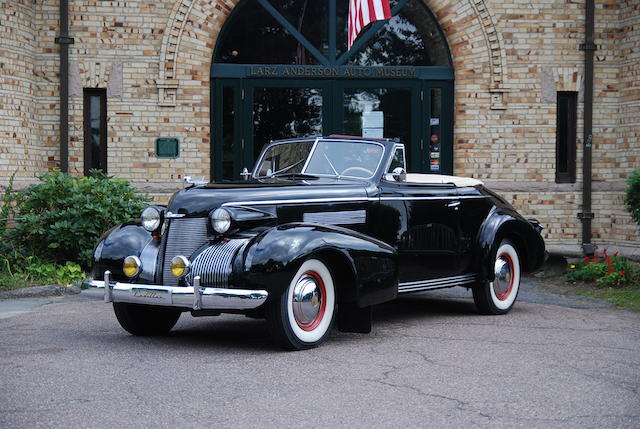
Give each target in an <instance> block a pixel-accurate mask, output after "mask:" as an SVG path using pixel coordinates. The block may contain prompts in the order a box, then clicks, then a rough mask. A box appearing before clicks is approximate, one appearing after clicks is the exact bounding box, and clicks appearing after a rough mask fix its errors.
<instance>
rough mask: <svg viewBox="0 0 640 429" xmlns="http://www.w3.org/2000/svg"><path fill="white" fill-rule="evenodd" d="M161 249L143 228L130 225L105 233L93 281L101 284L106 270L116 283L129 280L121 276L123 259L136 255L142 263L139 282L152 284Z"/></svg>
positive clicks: (98, 248)
mask: <svg viewBox="0 0 640 429" xmlns="http://www.w3.org/2000/svg"><path fill="white" fill-rule="evenodd" d="M158 249H159V245H158V242H157V241H154V240H153V237H152V236H151V233H150V232H149V231H147V230H146V229H144V228H143V227H142V226H141V225H140V224H137V223H127V224H124V225H119V226H116V227H114V228H111V229H110V230H109V231H107V232H105V233H104V234H103V235H102V237H101V238H100V241H98V244H97V245H96V247H95V250H94V252H93V269H92V274H93V278H94V279H96V280H102V279H103V276H104V272H105V270H109V271H111V273H112V279H114V280H121V281H123V280H129V278H128V277H126V276H125V275H124V273H123V272H122V263H123V262H124V258H126V257H127V256H130V255H134V256H137V257H139V258H140V260H141V261H142V266H143V272H142V273H140V275H139V277H138V278H139V279H140V280H144V281H148V282H153V280H154V271H155V264H156V260H157V255H158Z"/></svg>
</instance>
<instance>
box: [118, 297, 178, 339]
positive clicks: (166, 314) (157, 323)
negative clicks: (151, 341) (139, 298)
mask: <svg viewBox="0 0 640 429" xmlns="http://www.w3.org/2000/svg"><path fill="white" fill-rule="evenodd" d="M113 311H114V312H115V313H116V318H117V319H118V322H120V326H122V327H123V328H124V329H125V331H127V332H129V333H130V334H133V335H139V336H151V335H165V334H167V333H169V331H171V328H173V326H174V325H175V324H176V323H177V322H178V319H179V318H180V312H179V311H172V310H164V309H158V308H154V307H150V306H148V305H141V304H129V303H126V302H114V303H113Z"/></svg>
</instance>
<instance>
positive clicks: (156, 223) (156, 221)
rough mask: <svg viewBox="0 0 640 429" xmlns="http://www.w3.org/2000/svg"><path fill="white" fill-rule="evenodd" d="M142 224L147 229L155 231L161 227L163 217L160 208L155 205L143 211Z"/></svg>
mask: <svg viewBox="0 0 640 429" xmlns="http://www.w3.org/2000/svg"><path fill="white" fill-rule="evenodd" d="M141 218H142V226H143V227H144V229H146V230H147V231H155V230H156V229H158V228H159V227H160V222H162V218H161V217H160V210H158V209H157V208H155V207H147V208H146V209H144V210H143V211H142V216H141Z"/></svg>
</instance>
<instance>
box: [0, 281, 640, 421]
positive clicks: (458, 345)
mask: <svg viewBox="0 0 640 429" xmlns="http://www.w3.org/2000/svg"><path fill="white" fill-rule="evenodd" d="M459 292H461V293H459ZM521 298H522V300H521V301H520V302H519V303H518V304H517V305H516V307H515V308H514V310H513V311H512V312H511V313H509V314H508V315H507V316H497V317H489V316H478V315H476V314H475V312H474V307H473V303H472V301H471V300H470V299H469V298H468V296H466V294H465V293H464V290H462V289H461V290H460V291H451V292H449V291H446V292H440V293H437V294H436V293H432V294H426V293H425V294H420V295H414V296H412V297H405V298H402V299H400V300H398V301H396V302H393V303H390V304H388V305H384V306H381V307H379V308H376V310H375V313H374V318H375V321H374V330H373V332H372V333H371V334H369V335H360V334H343V333H339V332H337V331H336V332H334V335H333V337H332V339H331V340H330V341H329V342H328V343H326V344H325V345H323V346H322V347H320V348H317V349H314V350H309V351H304V352H295V353H294V352H282V351H280V350H278V349H277V348H275V347H274V346H273V345H272V343H271V341H270V339H269V337H268V333H267V331H266V325H265V323H264V322H263V321H259V320H251V319H247V318H244V317H241V316H232V315H231V316H221V317H217V318H200V319H195V318H192V317H191V316H188V315H183V317H182V318H181V320H180V322H179V323H178V325H177V326H176V328H175V330H174V332H172V334H171V335H170V336H168V337H165V338H137V337H132V336H130V335H127V334H126V333H125V332H124V331H122V330H121V329H120V327H119V326H118V324H117V322H116V320H115V318H114V316H113V314H112V311H111V308H110V306H109V305H107V304H104V303H102V302H95V301H86V300H85V299H83V298H82V297H75V298H63V299H58V300H53V303H51V304H49V305H46V306H41V307H38V305H41V304H42V303H43V302H45V301H21V302H20V303H19V304H16V303H15V302H4V303H0V314H2V313H4V314H5V316H8V311H13V313H12V314H11V315H10V317H5V318H2V319H0V385H1V390H0V427H21V428H26V427H29V428H33V427H60V428H70V427H119V426H126V427H169V426H171V427H226V426H236V427H257V426H259V427H288V426H299V427H302V426H305V427H333V426H337V427H443V426H444V427H463V426H464V427H466V426H485V425H489V426H509V427H511V426H523V427H638V425H639V422H640V396H639V386H640V314H638V313H631V312H628V311H624V310H620V309H616V308H611V307H608V306H604V305H603V304H602V303H601V302H599V301H590V300H584V299H574V298H571V297H565V298H563V297H559V296H558V295H557V294H554V293H551V292H549V291H547V290H546V289H545V286H544V284H543V283H541V282H536V281H532V280H531V279H529V280H528V281H527V283H526V287H525V289H524V290H523V293H522V296H521ZM16 306H18V307H20V308H17V307H16ZM30 307H31V308H30ZM29 308H30V309H29ZM25 310H29V311H26V312H25Z"/></svg>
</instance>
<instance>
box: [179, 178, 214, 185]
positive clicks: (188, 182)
mask: <svg viewBox="0 0 640 429" xmlns="http://www.w3.org/2000/svg"><path fill="white" fill-rule="evenodd" d="M207 183H209V181H207V180H204V177H201V178H200V180H197V179H192V178H191V176H184V187H187V186H200V185H206V184H207Z"/></svg>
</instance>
